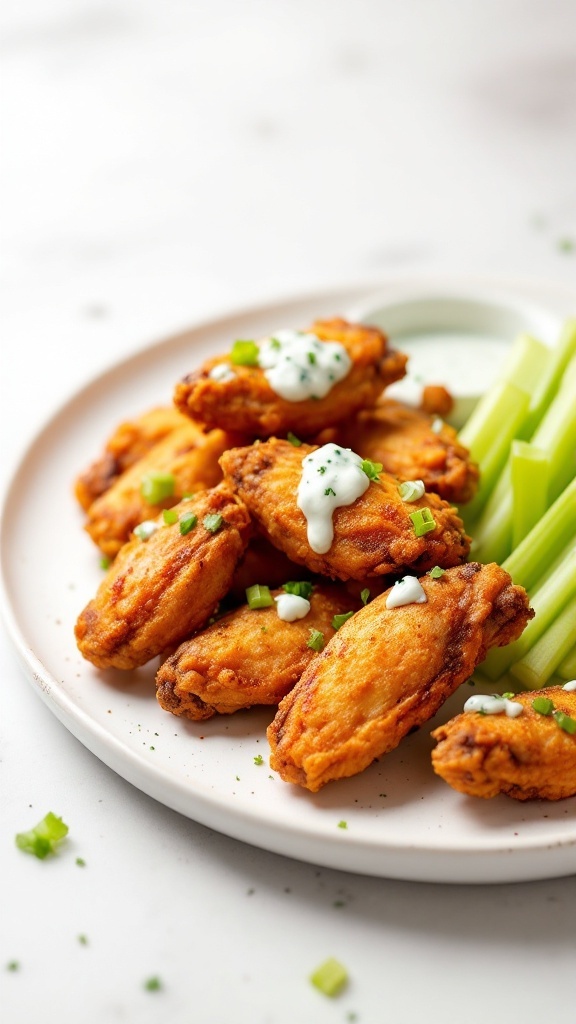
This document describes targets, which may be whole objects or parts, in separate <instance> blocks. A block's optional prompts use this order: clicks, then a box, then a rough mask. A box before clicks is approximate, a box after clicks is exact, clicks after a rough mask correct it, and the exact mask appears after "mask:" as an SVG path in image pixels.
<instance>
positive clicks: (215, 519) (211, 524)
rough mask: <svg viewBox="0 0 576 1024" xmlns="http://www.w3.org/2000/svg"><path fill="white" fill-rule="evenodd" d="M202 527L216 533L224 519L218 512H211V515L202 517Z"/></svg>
mask: <svg viewBox="0 0 576 1024" xmlns="http://www.w3.org/2000/svg"><path fill="white" fill-rule="evenodd" d="M203 522H204V529H205V530H208V533H218V530H219V529H220V527H221V526H222V523H223V522H224V520H223V519H222V516H221V515H220V513H219V512H217V513H214V512H213V513H212V515H209V516H205V517H204V520H203Z"/></svg>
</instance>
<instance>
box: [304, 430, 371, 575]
mask: <svg viewBox="0 0 576 1024" xmlns="http://www.w3.org/2000/svg"><path fill="white" fill-rule="evenodd" d="M362 461H363V460H362V459H361V458H360V456H359V455H356V453H355V452H353V451H351V449H350V448H341V447H340V446H339V445H337V444H325V445H323V446H322V448H318V449H317V450H316V451H315V452H312V453H311V454H310V455H307V456H306V457H305V459H304V460H303V462H302V477H301V479H300V483H299V485H298V491H297V498H296V502H297V505H298V508H299V509H301V510H302V512H303V513H304V515H305V516H306V519H307V521H308V532H307V536H308V543H309V545H310V547H311V548H312V551H315V552H316V554H318V555H324V554H325V553H326V552H327V551H329V550H330V547H331V545H332V541H333V539H334V526H333V524H332V515H333V513H334V511H335V510H336V509H337V508H342V506H343V505H351V504H352V503H353V502H354V501H356V499H357V498H359V497H360V496H361V495H362V494H364V491H366V490H367V489H368V487H369V486H370V480H369V479H368V477H367V476H366V473H365V472H364V471H363V469H362V468H361V467H362Z"/></svg>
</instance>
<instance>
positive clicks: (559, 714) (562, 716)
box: [554, 711, 576, 736]
mask: <svg viewBox="0 0 576 1024" xmlns="http://www.w3.org/2000/svg"><path fill="white" fill-rule="evenodd" d="M554 720H555V722H556V725H558V726H560V728H561V729H563V731H564V732H569V733H570V735H571V736H574V734H575V733H576V718H571V717H570V715H567V714H566V713H565V712H564V711H555V712H554Z"/></svg>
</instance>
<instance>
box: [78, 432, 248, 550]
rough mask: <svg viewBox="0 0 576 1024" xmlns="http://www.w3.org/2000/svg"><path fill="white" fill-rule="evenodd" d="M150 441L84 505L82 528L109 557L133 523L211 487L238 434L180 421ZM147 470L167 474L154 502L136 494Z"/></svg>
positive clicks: (118, 547)
mask: <svg viewBox="0 0 576 1024" xmlns="http://www.w3.org/2000/svg"><path fill="white" fill-rule="evenodd" d="M181 420H182V421H183V422H181V423H180V425H179V426H178V427H177V428H176V429H174V430H172V431H170V433H169V434H168V435H167V436H166V437H165V438H163V440H162V441H159V442H158V444H155V445H154V446H153V447H152V448H150V449H149V451H148V452H147V453H146V454H145V455H144V456H142V458H141V459H138V461H137V462H135V463H134V464H133V465H132V466H131V467H130V468H129V469H127V470H126V471H125V472H124V473H122V475H121V476H120V477H118V478H117V479H116V480H115V481H114V483H113V484H112V486H111V487H109V488H108V490H107V491H106V492H105V493H104V494H102V495H101V497H100V498H97V499H96V501H94V502H93V503H92V505H90V508H89V509H88V522H87V523H86V527H85V529H86V530H87V532H88V533H89V534H90V536H91V537H92V540H93V541H94V543H95V544H97V545H98V547H99V548H100V549H101V551H103V552H104V554H105V555H108V556H109V557H110V558H114V556H115V555H116V554H117V553H118V551H119V550H120V548H121V547H122V545H123V544H125V543H126V541H127V540H128V538H129V537H130V534H131V532H132V530H133V529H134V527H135V526H137V525H138V523H141V522H143V521H144V520H146V519H154V517H155V516H157V515H158V513H159V512H161V511H162V509H163V508H171V507H172V506H173V505H176V504H178V502H179V501H181V500H182V497H183V495H185V494H189V493H191V492H192V491H200V490H205V489H207V488H209V487H214V486H215V485H216V484H217V483H219V482H220V480H221V479H222V471H221V469H220V466H219V464H218V459H219V457H220V455H221V454H222V452H224V451H226V449H227V448H229V447H230V444H233V443H235V442H237V441H238V435H234V436H232V435H230V434H227V433H225V431H223V430H210V431H209V432H208V433H206V434H205V433H204V432H203V430H202V428H201V427H200V426H199V425H198V424H197V423H193V422H192V420H187V421H186V420H185V418H184V417H181ZM149 473H171V474H172V476H173V477H174V492H173V494H171V495H170V496H169V497H167V498H165V499H164V500H163V501H161V502H160V503H159V504H156V505H150V504H149V503H148V502H146V501H145V499H144V497H143V496H142V493H141V484H142V480H143V478H144V477H145V476H146V475H147V474H149Z"/></svg>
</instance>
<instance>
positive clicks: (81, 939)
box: [78, 935, 88, 946]
mask: <svg viewBox="0 0 576 1024" xmlns="http://www.w3.org/2000/svg"><path fill="white" fill-rule="evenodd" d="M78 942H79V943H80V945H81V946H87V945H88V937H87V936H86V935H79V936H78Z"/></svg>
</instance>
